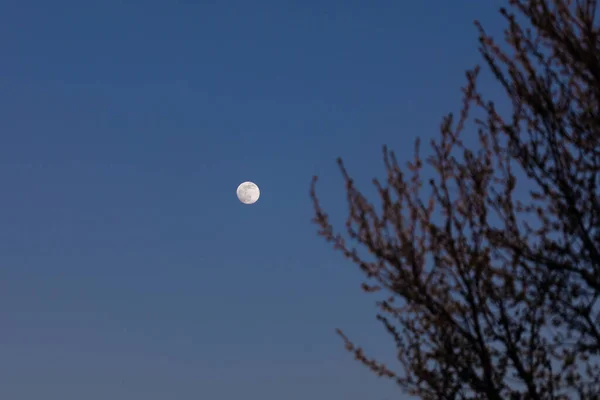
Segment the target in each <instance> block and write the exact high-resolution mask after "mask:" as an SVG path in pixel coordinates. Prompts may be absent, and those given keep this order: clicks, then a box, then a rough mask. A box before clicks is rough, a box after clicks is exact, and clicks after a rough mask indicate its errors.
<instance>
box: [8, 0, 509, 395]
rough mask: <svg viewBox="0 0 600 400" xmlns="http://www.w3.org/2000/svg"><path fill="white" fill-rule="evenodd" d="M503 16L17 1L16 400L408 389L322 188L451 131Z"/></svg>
mask: <svg viewBox="0 0 600 400" xmlns="http://www.w3.org/2000/svg"><path fill="white" fill-rule="evenodd" d="M500 3H502V2H501V1H495V2H492V4H490V2H484V1H473V0H470V1H467V0H460V1H447V0H432V1H423V2H416V1H412V2H401V1H397V0H381V1H374V2H367V1H352V0H351V1H341V0H340V1H333V0H331V1H327V0H324V1H312V0H309V1H306V0H305V1H296V0H294V1H285V2H284V1H274V0H271V1H263V0H257V1H241V0H238V1H215V0H213V1H200V0H198V1H176V0H170V1H167V0H164V1H155V0H152V1H151V0H147V1H114V0H102V1H81V0H79V1H65V0H54V1H47V0H43V1H42V0H32V1H27V0H18V1H17V0H4V1H2V2H1V3H0V54H1V61H0V187H1V188H2V192H1V193H0V205H1V207H0V268H1V269H0V270H1V271H2V272H1V278H0V321H1V326H0V344H1V345H0V398H2V399H10V400H30V399H44V400H81V399H86V400H104V399H111V400H121V399H122V400H138V399H139V400H153V399H211V400H229V399H238V398H246V399H263V400H275V399H277V400H279V399H287V400H296V399H302V400H306V399H345V400H358V399H366V398H369V399H391V398H398V397H397V395H398V394H399V393H398V392H397V390H396V389H395V387H393V386H391V385H389V384H386V383H384V381H380V380H378V379H377V378H375V377H373V376H372V375H371V373H370V372H369V371H367V370H366V369H364V368H363V367H362V366H360V365H359V364H357V363H355V362H354V361H353V359H352V357H351V356H350V355H349V354H348V353H346V352H345V350H344V349H343V346H342V343H341V341H340V340H339V338H338V337H337V336H336V335H335V333H334V329H335V328H336V327H340V328H343V329H344V330H345V331H346V333H347V334H348V335H349V336H350V337H351V338H352V339H355V340H356V341H357V342H359V343H361V344H363V345H364V346H365V347H366V348H367V350H369V351H370V353H371V354H373V355H376V356H381V357H382V358H383V359H392V358H393V344H392V342H391V341H390V340H389V339H388V337H387V336H386V335H385V334H383V333H382V332H381V327H380V326H379V325H378V324H377V323H376V321H375V320H374V313H375V308H374V305H373V300H375V299H374V298H370V297H369V296H367V295H363V294H362V293H361V291H360V289H359V283H360V282H361V279H360V278H361V275H360V274H359V273H358V271H357V270H356V268H354V267H353V266H352V265H350V264H349V263H347V262H345V261H344V260H343V259H342V258H341V256H340V255H339V254H337V253H334V252H333V250H332V249H331V248H330V247H329V246H328V245H326V244H325V243H324V242H323V240H322V239H320V238H318V237H317V236H316V234H315V232H316V228H315V226H314V225H312V224H311V223H310V218H311V217H312V205H311V202H310V199H309V197H308V188H309V183H310V180H311V177H312V175H314V174H318V175H320V176H321V180H320V185H319V191H320V194H321V197H322V198H323V202H324V205H325V207H326V208H327V209H328V210H330V211H331V214H332V218H333V219H334V221H335V222H338V223H339V222H342V218H343V217H344V211H345V206H346V203H345V197H344V190H343V182H342V180H341V177H340V175H339V172H338V169H337V167H336V165H335V158H336V157H337V156H342V157H343V158H344V159H345V160H346V162H347V164H348V167H349V169H350V171H351V172H352V173H353V174H354V175H355V176H356V178H357V181H358V182H359V184H362V185H363V187H368V185H369V181H370V179H371V178H372V177H374V176H381V175H382V172H383V166H382V162H381V146H382V145H383V144H384V143H386V144H388V145H390V146H391V147H392V148H393V149H394V150H396V152H397V154H398V155H399V157H401V158H403V157H406V158H408V157H410V156H411V155H412V142H413V140H414V138H415V137H416V136H422V137H424V138H429V137H432V136H434V135H436V134H437V132H438V127H439V123H440V119H441V117H442V115H443V114H445V113H446V112H449V111H457V110H458V107H459V105H460V104H459V102H460V92H459V89H460V87H461V86H462V85H463V84H464V70H465V69H466V68H469V67H471V66H472V65H473V64H474V63H475V62H476V61H477V60H478V54H477V42H476V39H477V32H476V30H475V28H474V27H473V25H472V21H473V20H474V19H475V18H480V19H481V20H482V21H483V22H484V23H486V24H487V26H488V27H490V29H492V30H494V29H496V30H497V29H498V27H500V26H501V24H502V22H501V20H500V17H499V16H498V15H497V13H496V8H497V4H500ZM245 180H251V181H254V182H256V183H257V184H258V185H259V186H260V188H261V192H262V195H261V198H260V200H259V202H258V203H256V204H254V205H253V206H244V205H242V204H240V203H239V202H238V200H237V199H236V196H235V189H236V187H237V185H238V184H239V183H241V182H243V181H245Z"/></svg>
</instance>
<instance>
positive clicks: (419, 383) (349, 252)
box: [311, 0, 600, 399]
mask: <svg viewBox="0 0 600 400" xmlns="http://www.w3.org/2000/svg"><path fill="white" fill-rule="evenodd" d="M500 13H501V15H502V16H503V17H504V18H505V20H506V23H507V28H506V30H505V43H506V44H507V45H508V49H509V50H504V49H503V48H502V47H501V46H500V45H498V44H497V43H496V42H495V41H494V40H492V38H491V37H490V36H489V35H488V34H487V33H486V31H485V30H484V28H483V27H482V26H481V25H480V24H479V23H477V22H476V26H477V28H478V31H479V35H480V39H479V42H480V48H479V51H480V53H481V55H482V56H483V60H484V63H483V64H484V65H485V66H487V67H488V68H489V69H490V70H491V72H492V73H493V76H494V77H495V78H496V79H497V81H498V82H499V83H500V84H501V85H502V87H503V88H504V92H505V94H506V97H507V100H509V104H510V105H511V106H512V107H511V111H510V115H508V116H505V117H503V116H502V115H501V113H500V112H499V111H497V108H496V107H495V105H494V103H493V102H491V101H489V100H488V99H486V98H485V96H484V95H483V94H482V93H481V92H480V91H479V90H478V87H477V77H478V74H479V71H480V69H479V67H476V68H474V69H473V70H471V71H468V72H467V74H466V76H467V82H468V83H467V85H466V86H465V88H464V89H463V94H464V101H463V106H462V111H461V113H460V116H459V118H458V119H457V120H456V121H455V118H453V116H452V114H449V115H448V116H447V117H446V118H444V120H443V123H442V125H441V129H440V133H441V134H440V137H439V139H436V140H433V141H432V142H431V149H432V155H431V156H429V157H427V158H426V159H425V160H422V159H421V157H420V152H419V141H418V140H417V142H416V151H415V157H414V160H413V161H412V162H410V163H407V166H406V168H401V166H400V165H399V163H398V161H397V160H396V158H395V156H394V153H393V152H392V151H390V150H388V149H387V148H385V147H384V150H383V153H384V154H383V158H384V165H385V169H386V172H387V179H386V181H385V182H380V181H378V180H374V184H375V185H376V187H377V189H378V193H379V198H378V199H377V204H378V205H379V207H377V206H376V205H375V204H374V203H373V202H370V201H369V200H368V199H367V198H366V196H364V195H363V194H362V193H361V192H360V190H358V189H357V188H356V186H355V184H354V182H353V180H352V178H351V176H350V174H349V173H348V172H347V170H346V168H345V167H344V164H343V162H342V161H341V160H338V163H339V166H340V168H341V171H342V174H343V179H344V181H345V184H346V191H347V199H348V203H349V206H350V207H349V208H350V210H349V216H348V220H347V224H346V228H347V229H346V230H347V235H342V234H340V233H338V232H337V231H336V230H334V228H333V227H332V225H331V224H330V222H329V220H328V217H327V214H326V213H325V212H324V211H323V210H322V208H321V206H320V203H319V201H318V197H317V195H316V191H315V185H316V180H317V178H316V177H314V178H313V183H312V186H311V197H312V199H313V202H314V207H315V218H314V221H315V222H316V223H317V224H318V226H319V233H320V235H322V236H323V237H324V238H325V239H326V240H327V241H329V242H332V243H333V244H334V247H335V248H336V249H338V250H340V251H341V252H342V253H343V254H344V256H345V257H347V258H348V259H349V260H351V261H352V262H353V263H355V264H356V265H358V266H359V267H360V269H361V270H362V271H364V273H365V275H366V278H367V280H366V282H365V283H364V284H363V289H364V290H365V291H366V292H380V293H384V296H383V297H382V299H380V300H378V301H377V304H378V306H379V310H380V311H379V313H378V315H377V319H378V320H379V321H381V322H382V324H383V326H384V328H385V329H386V330H387V332H389V334H390V336H391V338H392V339H393V342H394V344H395V347H396V354H397V359H398V360H399V362H400V366H401V368H400V371H399V372H398V371H392V370H391V369H390V368H388V367H387V366H385V365H383V364H381V363H379V362H378V361H376V360H373V359H370V358H368V357H367V356H366V355H365V353H364V352H363V350H362V349H361V348H360V347H358V346H356V345H355V344H354V343H352V342H351V341H350V339H348V338H347V337H346V336H345V335H344V333H342V332H341V331H339V334H340V335H341V336H342V338H343V340H344V341H345V344H346V347H347V348H348V349H349V350H350V351H351V352H353V353H354V354H355V357H356V358H357V359H358V360H359V361H361V362H362V363H363V364H365V365H366V366H368V367H369V368H370V369H372V370H373V371H374V372H376V373H377V374H379V375H380V376H386V377H389V378H391V379H393V380H395V381H396V382H397V383H398V384H399V385H400V386H401V388H402V389H404V390H405V391H406V392H407V393H409V394H412V395H414V396H417V397H419V398H422V399H507V398H513V399H567V398H569V399H572V398H581V399H598V398H600V360H599V358H600V357H599V355H600V306H599V305H598V297H599V295H600V200H599V189H598V185H599V184H600V174H599V172H600V37H599V29H598V23H597V18H596V1H595V0H579V1H572V0H553V1H550V0H511V1H510V2H509V7H508V8H507V9H504V8H503V9H501V10H500ZM520 21H524V22H520ZM475 113H478V114H477V115H479V114H481V115H482V117H481V118H476V117H473V116H472V115H474V114H475ZM468 122H473V125H474V126H475V131H476V132H477V135H478V138H479V145H478V147H476V148H469V147H468V146H467V145H465V144H464V143H463V141H462V140H461V137H463V136H464V135H466V133H464V131H465V126H466V124H467V123H468ZM471 134H474V132H472V133H471ZM424 166H428V167H432V168H433V171H435V176H436V178H434V179H431V180H429V181H428V182H423V181H424V178H423V177H422V175H423V174H422V169H423V168H424ZM517 189H519V190H517ZM365 250H367V251H368V253H369V254H370V255H369V256H364V255H362V254H363V253H364V252H365Z"/></svg>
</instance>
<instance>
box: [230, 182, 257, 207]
mask: <svg viewBox="0 0 600 400" xmlns="http://www.w3.org/2000/svg"><path fill="white" fill-rule="evenodd" d="M236 194H237V198H238V200H239V201H241V202H242V203H244V204H254V203H256V202H257V201H258V198H259V197H260V189H259V188H258V186H256V184H255V183H254V182H244V183H240V186H238V188H237V190H236Z"/></svg>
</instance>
